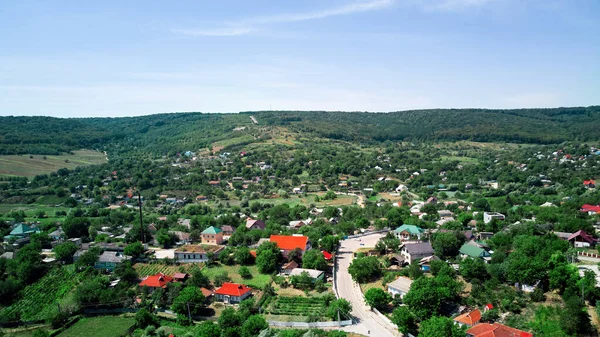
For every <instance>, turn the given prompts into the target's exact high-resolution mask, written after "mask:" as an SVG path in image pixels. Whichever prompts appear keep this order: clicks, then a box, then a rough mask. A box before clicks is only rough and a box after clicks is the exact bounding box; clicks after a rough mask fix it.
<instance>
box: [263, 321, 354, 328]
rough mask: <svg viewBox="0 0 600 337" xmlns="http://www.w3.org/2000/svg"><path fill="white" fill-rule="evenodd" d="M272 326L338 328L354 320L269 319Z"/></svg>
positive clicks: (350, 323)
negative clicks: (282, 320) (286, 320)
mask: <svg viewBox="0 0 600 337" xmlns="http://www.w3.org/2000/svg"><path fill="white" fill-rule="evenodd" d="M267 323H269V325H270V326H274V327H284V328H301V329H311V328H337V327H340V326H348V325H352V320H347V321H339V322H337V321H336V322H280V321H267Z"/></svg>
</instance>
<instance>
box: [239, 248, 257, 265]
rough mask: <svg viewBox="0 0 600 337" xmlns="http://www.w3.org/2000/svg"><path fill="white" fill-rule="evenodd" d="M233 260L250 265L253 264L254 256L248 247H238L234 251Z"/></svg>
mask: <svg viewBox="0 0 600 337" xmlns="http://www.w3.org/2000/svg"><path fill="white" fill-rule="evenodd" d="M235 262H236V263H237V264H241V265H243V266H247V265H251V264H254V256H252V254H250V249H249V248H248V247H240V248H238V249H237V251H236V252H235Z"/></svg>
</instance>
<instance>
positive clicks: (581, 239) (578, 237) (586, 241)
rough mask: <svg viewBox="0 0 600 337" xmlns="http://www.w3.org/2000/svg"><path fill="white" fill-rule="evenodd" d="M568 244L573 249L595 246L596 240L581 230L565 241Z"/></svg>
mask: <svg viewBox="0 0 600 337" xmlns="http://www.w3.org/2000/svg"><path fill="white" fill-rule="evenodd" d="M567 240H568V241H569V243H572V244H573V246H574V247H575V248H582V247H590V246H595V245H596V242H598V239H596V238H594V237H592V236H591V235H589V234H588V233H586V232H585V231H583V230H578V231H577V232H575V233H573V234H571V236H569V238H568V239H567Z"/></svg>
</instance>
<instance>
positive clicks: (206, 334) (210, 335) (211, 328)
mask: <svg viewBox="0 0 600 337" xmlns="http://www.w3.org/2000/svg"><path fill="white" fill-rule="evenodd" d="M196 332H197V333H196V336H198V337H221V328H220V327H219V325H217V324H215V323H213V322H212V321H204V322H202V324H200V325H198V327H197V328H196Z"/></svg>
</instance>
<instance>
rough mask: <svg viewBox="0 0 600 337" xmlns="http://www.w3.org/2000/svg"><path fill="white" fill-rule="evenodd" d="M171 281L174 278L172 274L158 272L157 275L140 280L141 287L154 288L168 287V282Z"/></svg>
mask: <svg viewBox="0 0 600 337" xmlns="http://www.w3.org/2000/svg"><path fill="white" fill-rule="evenodd" d="M170 282H173V278H172V277H171V276H167V275H165V274H163V273H158V274H156V275H150V276H146V278H145V279H143V280H142V282H140V287H143V286H146V287H152V288H166V287H167V283H170Z"/></svg>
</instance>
